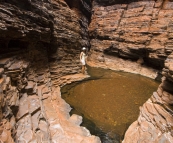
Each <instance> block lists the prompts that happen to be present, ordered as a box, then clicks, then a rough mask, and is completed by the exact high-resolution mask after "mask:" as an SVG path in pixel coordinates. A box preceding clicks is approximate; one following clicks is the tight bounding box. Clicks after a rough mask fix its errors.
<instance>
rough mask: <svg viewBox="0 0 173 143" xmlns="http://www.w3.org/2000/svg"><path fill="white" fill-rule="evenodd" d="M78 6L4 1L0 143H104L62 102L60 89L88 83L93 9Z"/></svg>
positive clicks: (56, 0)
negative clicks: (83, 59) (85, 68)
mask: <svg viewBox="0 0 173 143" xmlns="http://www.w3.org/2000/svg"><path fill="white" fill-rule="evenodd" d="M76 3H78V4H79V5H78V6H77V7H74V6H73V5H69V3H66V1H64V0H52V1H49V0H43V1H40V0H34V1H33V0H19V1H16V0H2V1H1V2H0V106H1V108H0V122H1V123H0V142H3V143H14V142H15V143H21V142H26V143H29V142H30V143H36V142H45V143H51V142H56V143H69V142H70V143H81V142H84V143H88V142H91V143H92V142H93V143H99V142H100V140H99V138H98V137H95V136H92V135H91V134H90V133H89V131H88V130H87V129H86V128H84V127H80V126H79V125H80V123H81V122H82V118H81V117H80V116H77V115H73V116H70V115H69V112H70V110H71V108H70V106H69V105H68V104H67V103H66V102H65V101H64V100H62V99H61V93H60V87H59V86H60V85H62V84H66V83H67V82H71V81H73V80H80V79H83V78H85V76H82V75H81V74H77V73H79V72H80V65H79V53H80V49H81V47H82V46H88V45H89V43H88V41H89V40H88V32H87V27H88V21H89V18H90V5H89V4H87V3H85V2H83V1H76ZM81 9H83V11H81ZM71 74H77V75H76V76H75V77H73V78H72V77H71V76H67V75H71ZM64 76H66V77H64Z"/></svg>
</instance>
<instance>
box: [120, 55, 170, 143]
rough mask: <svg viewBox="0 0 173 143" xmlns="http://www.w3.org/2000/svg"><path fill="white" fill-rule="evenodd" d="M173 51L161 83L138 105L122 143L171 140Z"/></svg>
mask: <svg viewBox="0 0 173 143" xmlns="http://www.w3.org/2000/svg"><path fill="white" fill-rule="evenodd" d="M172 66H173V53H172V54H171V55H169V56H168V58H167V60H166V61H165V68H164V69H163V75H164V77H163V78H162V83H161V84H160V86H159V87H158V89H157V91H156V92H154V93H153V95H152V96H151V98H150V99H148V101H147V102H146V103H144V105H143V106H142V107H140V115H139V117H138V119H137V121H135V122H134V123H133V124H132V125H131V126H130V127H129V129H128V130H127V132H126V134H125V138H124V141H123V143H134V142H148V143H159V142H167V143H171V142H173V128H172V127H173V117H172V116H173V111H172V109H173V108H172V105H173V88H172V87H173V68H172Z"/></svg>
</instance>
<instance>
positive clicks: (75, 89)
mask: <svg viewBox="0 0 173 143" xmlns="http://www.w3.org/2000/svg"><path fill="white" fill-rule="evenodd" d="M88 72H89V74H90V75H91V77H90V78H89V79H87V80H84V81H83V82H77V83H72V84H69V85H65V86H64V87H63V88H62V89H61V93H62V98H63V99H65V101H66V102H67V103H69V104H70V105H71V106H72V108H73V109H72V111H71V112H72V113H73V114H78V115H81V116H83V117H84V123H83V124H82V125H83V126H85V127H87V128H88V129H89V130H90V132H91V133H92V134H94V135H97V136H99V137H100V138H101V141H102V143H118V142H120V141H122V140H123V136H124V133H125V131H126V130H127V128H128V127H129V125H130V124H131V123H132V122H134V121H135V120H136V119H137V118H138V115H139V107H140V106H142V105H143V103H144V102H146V101H147V100H148V99H149V98H150V97H151V95H152V93H153V92H154V91H155V90H156V89H157V87H158V85H159V84H160V82H156V81H154V80H152V79H149V78H146V77H143V76H140V75H136V74H130V73H123V72H115V71H111V70H105V69H101V68H91V67H88ZM89 121H91V123H89ZM93 125H95V126H93Z"/></svg>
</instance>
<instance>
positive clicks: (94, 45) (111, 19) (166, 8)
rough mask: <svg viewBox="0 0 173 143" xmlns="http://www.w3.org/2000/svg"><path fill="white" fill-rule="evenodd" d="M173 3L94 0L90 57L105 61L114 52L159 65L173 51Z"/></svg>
mask: <svg viewBox="0 0 173 143" xmlns="http://www.w3.org/2000/svg"><path fill="white" fill-rule="evenodd" d="M172 5H173V2H172V1H167V0H156V1H154V0H151V1H142V0H139V1H130V0H128V1H126V0H124V1H119V0H94V1H93V8H92V18H91V23H90V25H89V34H90V37H91V60H92V61H95V62H96V63H99V62H101V63H102V64H105V65H106V64H107V62H108V59H111V57H113V56H115V57H121V58H123V59H130V60H133V61H135V62H136V61H137V62H139V63H141V64H147V65H152V66H153V67H156V68H158V69H162V68H163V66H164V60H165V59H166V57H167V56H168V55H169V54H170V53H171V52H172V51H173V49H172V47H173V43H172V38H173V37H172V32H173V29H172V19H173V14H172V13H173V6H172ZM107 55H111V57H109V58H108V59H107ZM113 62H114V61H113ZM120 62H121V61H120ZM115 63H116V61H115Z"/></svg>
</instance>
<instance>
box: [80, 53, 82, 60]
mask: <svg viewBox="0 0 173 143" xmlns="http://www.w3.org/2000/svg"><path fill="white" fill-rule="evenodd" d="M81 59H82V52H81V53H80V61H81Z"/></svg>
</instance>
